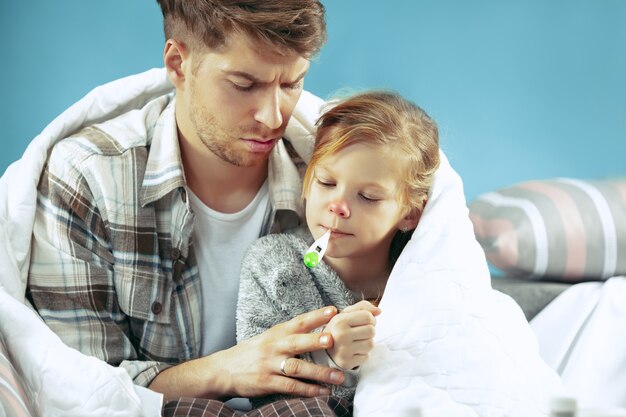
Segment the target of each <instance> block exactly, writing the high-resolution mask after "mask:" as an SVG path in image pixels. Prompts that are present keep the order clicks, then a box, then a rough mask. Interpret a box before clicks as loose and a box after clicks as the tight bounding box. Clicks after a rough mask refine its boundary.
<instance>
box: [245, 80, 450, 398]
mask: <svg viewBox="0 0 626 417" xmlns="http://www.w3.org/2000/svg"><path fill="white" fill-rule="evenodd" d="M317 124H318V129H317V135H316V141H315V149H314V152H313V155H312V158H311V161H310V163H309V166H308V168H307V171H306V174H305V176H304V183H303V197H304V198H305V201H306V221H307V224H308V230H307V229H305V228H300V229H295V230H294V231H293V233H290V234H278V235H268V236H265V237H263V238H261V239H259V240H258V241H257V242H256V243H255V244H253V245H252V247H251V248H250V249H249V250H248V252H247V254H246V256H245V258H244V261H243V264H242V275H241V283H240V289H239V302H238V308H237V309H238V310H237V340H238V341H241V340H244V339H248V338H250V337H252V336H254V335H257V334H259V333H262V332H263V331H265V330H267V329H269V328H270V327H272V326H274V325H275V324H278V323H281V322H284V321H286V320H288V319H290V318H292V317H294V316H296V315H298V314H300V313H304V312H307V311H311V310H313V309H316V308H320V307H323V306H327V305H334V306H336V307H337V308H338V310H339V311H340V313H339V314H337V315H336V316H335V317H333V318H332V319H331V321H330V322H329V323H328V325H327V326H326V327H325V329H324V331H325V332H329V333H330V334H331V335H332V337H333V341H334V344H333V347H332V348H331V349H328V350H327V351H318V352H314V353H313V354H311V355H307V356H306V357H302V358H300V359H306V360H309V361H314V362H316V363H318V364H324V365H328V366H331V367H334V368H337V369H341V370H343V371H344V372H345V374H346V382H344V384H343V386H338V387H332V390H333V394H334V395H338V396H343V397H347V398H348V399H350V400H351V399H352V397H353V395H354V390H355V385H356V378H357V374H358V367H359V366H360V365H361V364H363V363H364V362H365V361H366V360H367V357H368V353H369V352H370V351H371V349H372V348H373V338H374V326H375V316H377V315H378V314H379V313H380V309H378V307H376V304H377V302H378V300H380V298H381V297H382V295H383V292H384V290H385V285H386V283H387V279H388V278H389V274H390V272H391V269H392V268H393V266H394V263H395V261H396V259H397V258H398V256H399V255H400V253H401V252H402V249H403V248H404V245H405V244H406V242H407V241H408V240H409V239H410V237H411V234H412V232H413V230H414V229H415V227H416V226H417V224H418V221H419V218H420V215H421V213H422V210H423V208H424V205H425V204H426V199H427V195H428V190H429V188H430V185H431V183H432V179H433V174H434V173H435V171H436V169H437V168H438V166H439V149H438V148H439V146H438V140H439V139H438V132H437V126H436V124H435V122H434V121H433V120H432V119H431V118H430V117H429V116H428V115H427V114H426V113H425V112H424V111H423V110H422V109H420V108H419V107H417V106H416V105H414V104H413V103H411V102H409V101H407V100H405V99H403V98H402V97H401V96H399V95H398V94H396V93H391V92H366V93H361V94H357V95H355V96H352V97H351V98H348V99H346V100H344V101H342V102H341V103H340V104H338V105H336V106H335V107H333V108H331V109H330V110H328V111H327V112H326V113H324V114H323V115H322V116H321V118H320V119H319V121H318V123H317ZM328 230H331V236H330V241H329V244H328V247H327V250H326V252H325V255H324V257H323V260H322V262H320V264H319V265H317V266H316V267H314V268H311V269H309V268H307V267H306V266H305V265H304V263H303V257H304V255H305V253H306V251H307V249H308V248H309V247H310V245H311V244H312V242H313V241H314V240H316V239H318V238H319V237H321V236H322V235H323V234H324V233H326V232H327V231H328ZM291 360H295V359H293V358H285V360H284V361H283V362H282V363H281V364H280V365H278V364H277V377H281V376H283V375H281V373H282V374H284V375H288V373H287V371H286V370H285V367H286V365H287V364H288V361H291ZM291 365H293V364H291ZM287 367H288V368H289V369H292V367H291V366H287ZM292 376H293V375H292ZM272 399H275V398H272ZM264 400H266V401H267V400H269V399H267V398H266V399H257V400H253V403H254V404H255V405H259V404H260V403H263V402H265V401H264Z"/></svg>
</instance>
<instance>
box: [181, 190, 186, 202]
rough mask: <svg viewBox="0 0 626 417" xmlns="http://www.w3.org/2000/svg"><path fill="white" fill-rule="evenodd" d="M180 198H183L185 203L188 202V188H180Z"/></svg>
mask: <svg viewBox="0 0 626 417" xmlns="http://www.w3.org/2000/svg"><path fill="white" fill-rule="evenodd" d="M180 199H181V200H183V203H186V202H187V190H185V189H184V188H183V189H182V190H180Z"/></svg>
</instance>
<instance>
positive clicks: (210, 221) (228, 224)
mask: <svg viewBox="0 0 626 417" xmlns="http://www.w3.org/2000/svg"><path fill="white" fill-rule="evenodd" d="M187 191H188V194H189V202H190V204H191V209H192V210H193V212H194V215H195V223H194V230H193V244H194V247H195V253H196V258H197V261H198V271H199V274H200V281H201V283H202V310H203V315H202V347H201V350H200V351H201V354H202V356H205V355H209V354H211V353H213V352H216V351H219V350H223V349H227V348H229V347H231V346H234V345H235V344H236V338H235V312H236V309H237V294H238V291H239V275H240V272H241V261H242V259H243V255H244V254H245V252H246V250H247V249H248V247H249V246H250V244H252V242H254V241H255V240H256V239H257V238H258V237H259V235H260V234H261V229H262V227H263V221H264V219H265V215H266V213H267V211H268V209H269V192H268V185H267V181H265V183H264V184H263V186H262V187H261V188H260V189H259V192H258V193H257V195H256V196H255V197H254V199H253V200H252V201H251V202H250V204H248V206H247V207H245V208H244V209H243V210H241V211H240V212H237V213H232V214H225V213H220V212H217V211H215V210H213V209H211V208H209V207H207V206H206V205H205V204H204V203H203V202H202V201H201V200H200V199H199V198H198V197H197V196H196V195H194V194H193V193H192V192H191V190H189V189H188V190H187Z"/></svg>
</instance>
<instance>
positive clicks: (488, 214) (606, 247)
mask: <svg viewBox="0 0 626 417" xmlns="http://www.w3.org/2000/svg"><path fill="white" fill-rule="evenodd" d="M469 209H470V218H471V220H472V222H473V224H474V231H475V233H476V238H477V239H478V241H479V242H480V244H481V245H482V247H483V249H484V250H485V254H486V256H487V259H488V260H489V261H490V262H491V263H492V264H493V265H494V266H495V267H496V268H498V269H500V270H502V271H504V272H505V273H507V274H508V275H516V276H528V277H532V278H535V279H542V278H546V279H550V280H562V281H569V282H577V281H581V280H590V279H595V280H598V279H606V278H609V277H612V276H615V275H624V274H626V179H623V180H603V181H582V180H577V179H570V178H559V179H554V180H543V181H529V182H524V183H520V184H516V185H513V186H511V187H508V188H505V189H502V190H499V191H497V192H491V193H487V194H483V195H481V196H479V197H478V199H476V201H474V202H472V204H470V206H469Z"/></svg>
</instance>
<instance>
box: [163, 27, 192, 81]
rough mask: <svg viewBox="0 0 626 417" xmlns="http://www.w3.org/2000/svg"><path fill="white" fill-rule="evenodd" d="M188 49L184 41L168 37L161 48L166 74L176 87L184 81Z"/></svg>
mask: <svg viewBox="0 0 626 417" xmlns="http://www.w3.org/2000/svg"><path fill="white" fill-rule="evenodd" d="M188 60H189V50H188V49H187V47H186V46H185V44H184V43H182V42H179V41H177V40H175V39H168V40H167V41H166V42H165V49H164V50H163V62H164V63H165V69H166V70H167V75H168V76H169V77H170V80H171V81H172V84H174V86H175V87H176V88H177V89H181V88H182V87H183V85H184V83H185V74H186V71H185V69H186V67H187V66H188V62H187V61H188Z"/></svg>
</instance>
